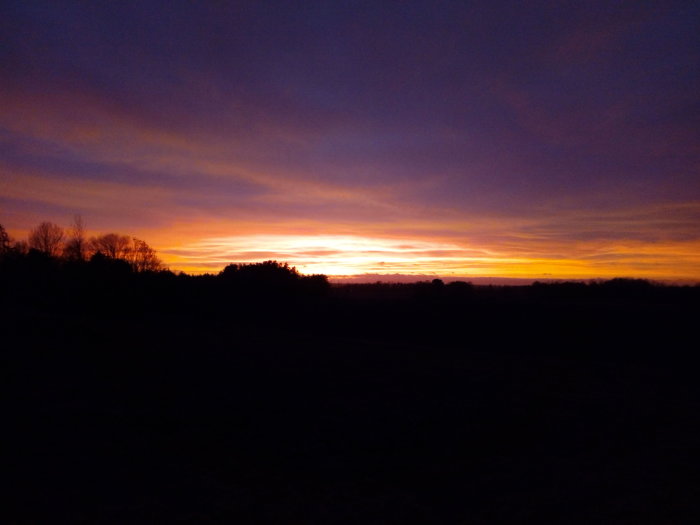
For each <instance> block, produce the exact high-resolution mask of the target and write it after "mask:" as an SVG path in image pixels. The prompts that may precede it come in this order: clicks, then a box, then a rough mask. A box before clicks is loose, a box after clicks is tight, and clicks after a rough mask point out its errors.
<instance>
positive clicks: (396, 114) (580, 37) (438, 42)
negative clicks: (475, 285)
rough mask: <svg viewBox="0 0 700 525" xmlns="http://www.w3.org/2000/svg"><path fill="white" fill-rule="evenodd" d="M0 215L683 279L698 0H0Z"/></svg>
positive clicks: (331, 262) (173, 255)
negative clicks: (79, 218) (78, 217)
mask: <svg viewBox="0 0 700 525" xmlns="http://www.w3.org/2000/svg"><path fill="white" fill-rule="evenodd" d="M2 5H3V7H2V16H0V36H1V39H0V224H2V225H3V226H5V228H6V229H7V230H8V231H9V232H10V234H11V235H12V236H13V237H15V238H17V239H21V238H24V237H26V235H27V232H28V231H29V229H30V228H32V227H34V226H36V225H37V224H38V223H39V222H41V221H44V220H49V221H53V222H56V223H58V224H60V225H63V226H66V227H67V226H69V224H70V222H71V220H72V217H73V216H74V214H80V215H81V216H82V217H83V219H84V221H85V223H86V225H87V228H88V231H89V233H90V234H97V233H108V232H118V233H124V234H131V235H134V236H137V237H140V238H143V239H145V240H146V241H148V242H149V244H151V245H152V246H153V247H155V248H156V249H157V250H158V252H159V254H160V255H161V257H162V258H163V259H164V261H165V262H166V263H167V264H168V266H169V267H170V268H171V269H173V270H183V271H186V272H192V273H201V272H205V271H207V272H217V271H219V270H220V269H221V268H223V267H224V266H225V265H226V264H227V263H229V262H251V261H260V260H267V259H276V260H279V261H288V262H289V263H290V264H292V265H295V266H296V267H297V268H298V269H299V270H300V271H302V272H303V273H319V272H321V273H326V274H328V275H342V276H350V275H364V274H372V275H373V276H374V274H377V275H380V276H396V275H414V276H425V275H428V276H440V277H444V278H450V277H453V278H454V277H464V278H467V279H468V278H470V277H518V278H528V279H541V278H562V279H569V278H577V279H582V278H586V279H587V278H607V277H615V276H624V277H645V278H653V279H670V280H688V281H700V3H698V2H695V1H687V2H674V1H659V2H645V1H630V2H624V1H620V2H612V1H609V2H596V1H591V2H588V1H585V2H583V1H580V0H579V1H571V2H567V1H563V2H552V1H546V2H538V1H533V2H497V1H482V2H439V1H425V2H418V1H410V0H409V1H402V2H380V1H376V0H375V1H370V2H341V1H328V0H326V1H322V2H312V1H302V2H291V1H290V2H278V1H274V2H264V1H253V2H246V1H244V2H234V1H231V2H214V1H210V2H206V1H202V2H185V1H177V0H168V1H163V2H152V1H147V0H139V1H134V2H129V1H119V2H110V3H106V2H70V1H64V0H61V1H56V0H51V1H47V2H35V1H31V0H19V1H13V0H10V1H6V2H3V4H2Z"/></svg>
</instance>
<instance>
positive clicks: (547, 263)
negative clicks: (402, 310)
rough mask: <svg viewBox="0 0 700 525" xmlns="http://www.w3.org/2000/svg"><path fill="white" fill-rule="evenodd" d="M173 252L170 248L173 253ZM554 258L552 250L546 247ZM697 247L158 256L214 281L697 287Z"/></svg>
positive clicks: (195, 245)
mask: <svg viewBox="0 0 700 525" xmlns="http://www.w3.org/2000/svg"><path fill="white" fill-rule="evenodd" d="M171 246H172V245H171ZM548 251H552V247H551V246H549V247H548ZM698 254H700V245H698V243H697V242H695V243H680V242H677V243H666V244H663V245H653V244H648V243H636V244H635V243H619V244H616V245H606V246H600V245H599V243H597V244H595V245H591V246H579V247H578V249H577V252H576V253H575V254H572V255H569V256H557V255H547V254H542V255H534V254H527V255H524V254H518V253H517V250H511V251H510V253H507V251H505V250H497V249H484V248H474V247H465V246H464V245H462V244H460V243H456V242H448V241H442V240H441V241H431V240H425V239H404V238H381V237H370V236H361V235H293V234H289V235H281V234H267V235H265V234H263V235H252V234H249V235H240V236H221V237H212V238H205V239H202V240H199V241H193V242H189V243H185V244H182V245H179V246H177V247H171V248H164V249H161V255H162V257H163V259H164V261H165V262H166V264H168V265H169V266H170V268H171V269H172V270H175V271H184V272H186V273H192V274H201V273H217V272H219V271H220V270H221V269H222V268H223V267H224V266H226V265H227V264H230V263H232V262H236V263H250V262H258V261H262V260H278V261H280V262H288V263H289V264H290V265H292V266H295V267H296V268H297V270H299V271H300V272H301V273H304V274H315V273H322V274H325V275H328V276H330V277H341V278H342V277H348V276H355V275H365V274H370V275H371V274H377V275H393V274H401V275H407V276H411V275H416V276H425V275H434V276H441V277H448V278H449V277H454V278H457V277H459V278H465V279H468V278H469V277H512V278H531V279H538V278H539V279H592V278H613V277H638V278H647V279H657V280H678V281H698V280H699V279H698V275H700V272H698V269H699V268H700V255H698Z"/></svg>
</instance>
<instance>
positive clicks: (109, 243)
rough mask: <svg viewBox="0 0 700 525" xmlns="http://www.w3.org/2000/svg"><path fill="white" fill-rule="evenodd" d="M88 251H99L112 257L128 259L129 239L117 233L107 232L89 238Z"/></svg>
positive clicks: (129, 250)
mask: <svg viewBox="0 0 700 525" xmlns="http://www.w3.org/2000/svg"><path fill="white" fill-rule="evenodd" d="M90 251H91V252H92V253H97V252H100V253H101V254H102V255H106V256H107V257H111V258H112V259H128V258H129V254H130V252H131V239H130V238H129V237H128V236H126V235H119V234H118V233H107V234H105V235H100V236H99V237H92V238H91V239H90Z"/></svg>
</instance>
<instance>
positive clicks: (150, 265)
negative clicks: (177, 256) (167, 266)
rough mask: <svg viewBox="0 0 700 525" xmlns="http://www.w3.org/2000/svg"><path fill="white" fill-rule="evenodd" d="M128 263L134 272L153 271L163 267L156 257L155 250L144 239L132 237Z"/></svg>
mask: <svg viewBox="0 0 700 525" xmlns="http://www.w3.org/2000/svg"><path fill="white" fill-rule="evenodd" d="M132 242H133V244H132V247H131V253H130V254H129V263H130V264H131V267H132V268H133V269H134V271H135V272H155V271H158V270H162V269H163V263H162V262H161V260H160V259H159V258H158V255H157V254H156V251H155V250H154V249H153V248H151V247H150V246H149V245H148V244H146V241H142V240H141V239H137V238H136V237H133V238H132Z"/></svg>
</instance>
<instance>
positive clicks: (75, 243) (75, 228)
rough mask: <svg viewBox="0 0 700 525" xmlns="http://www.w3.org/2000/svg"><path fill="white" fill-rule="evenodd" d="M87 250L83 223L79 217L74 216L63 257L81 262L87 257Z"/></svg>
mask: <svg viewBox="0 0 700 525" xmlns="http://www.w3.org/2000/svg"><path fill="white" fill-rule="evenodd" d="M87 248H88V242H87V239H86V237H85V223H84V222H83V218H82V217H81V216H80V215H74V216H73V224H72V225H71V228H70V236H69V237H68V241H67V242H66V246H65V250H64V255H65V256H66V257H68V258H69V259H74V260H76V261H82V260H85V259H86V257H87Z"/></svg>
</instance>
